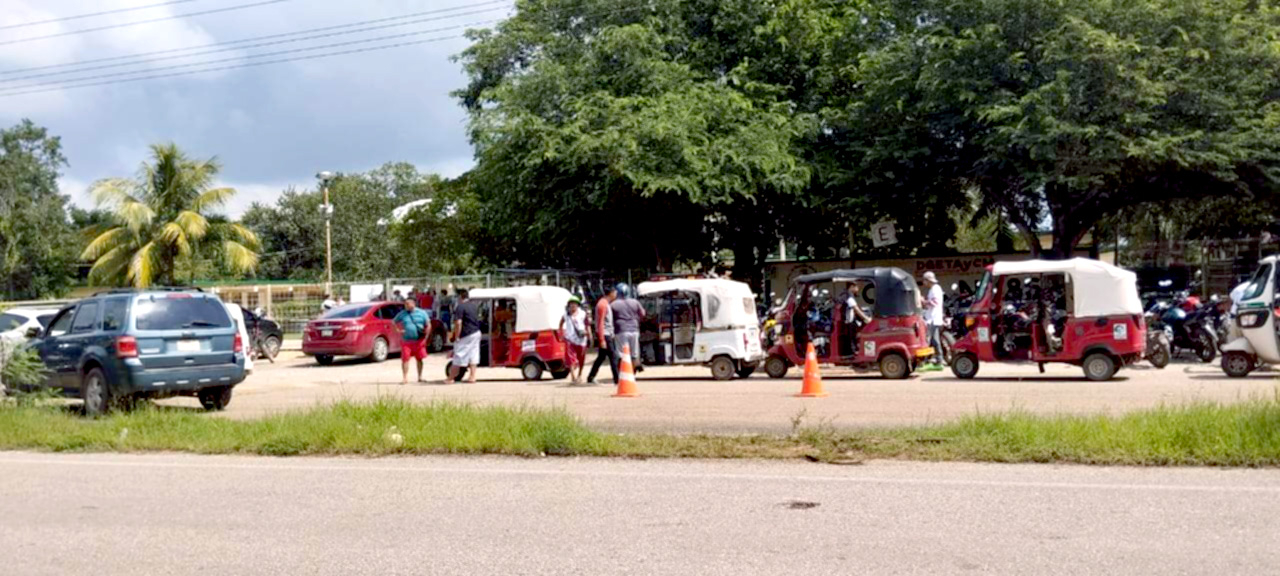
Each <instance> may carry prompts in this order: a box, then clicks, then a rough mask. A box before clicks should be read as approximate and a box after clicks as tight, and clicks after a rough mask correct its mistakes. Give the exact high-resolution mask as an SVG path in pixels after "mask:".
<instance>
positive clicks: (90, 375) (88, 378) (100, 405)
mask: <svg viewBox="0 0 1280 576" xmlns="http://www.w3.org/2000/svg"><path fill="white" fill-rule="evenodd" d="M80 397H81V398H83V399H84V415H85V416H89V417H96V416H102V415H103V414H106V413H107V412H109V411H111V392H110V391H109V390H108V389H107V377H106V375H104V374H103V373H102V369H101V368H90V369H89V371H88V372H85V374H84V377H83V378H82V379H81V380H80Z"/></svg>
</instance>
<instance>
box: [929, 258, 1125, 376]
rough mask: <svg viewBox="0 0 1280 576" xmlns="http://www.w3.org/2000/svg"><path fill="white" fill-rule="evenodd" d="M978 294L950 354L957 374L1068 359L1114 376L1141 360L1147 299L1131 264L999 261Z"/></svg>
mask: <svg viewBox="0 0 1280 576" xmlns="http://www.w3.org/2000/svg"><path fill="white" fill-rule="evenodd" d="M974 298H975V301H974V304H973V306H972V307H970V308H969V312H968V313H967V314H966V316H965V320H964V321H965V325H966V326H968V327H969V332H968V333H967V334H966V335H965V336H964V338H961V339H960V340H958V341H957V342H956V343H955V348H954V350H955V352H954V355H953V357H952V360H951V371H952V372H953V373H954V374H955V375H956V376H957V377H959V378H973V377H974V375H975V374H977V373H978V365H979V363H980V362H1034V363H1038V364H1040V365H1041V368H1042V369H1043V366H1044V364H1046V363H1049V362H1064V363H1068V364H1074V365H1077V366H1081V367H1082V368H1083V369H1084V375H1085V377H1087V378H1088V379H1090V380H1109V379H1111V377H1112V376H1114V375H1115V373H1116V371H1117V370H1119V369H1120V367H1121V366H1127V365H1129V364H1132V363H1134V362H1137V361H1138V360H1140V359H1142V355H1143V350H1144V348H1145V344H1146V326H1145V324H1144V323H1143V320H1142V312H1143V310H1142V300H1141V299H1140V298H1139V297H1138V284H1137V275H1135V274H1134V273H1133V272H1129V271H1128V270H1123V269H1121V268H1117V267H1115V266H1112V265H1110V264H1107V263H1105V262H1099V261H1097V260H1089V259H1085V258H1075V259H1072V260H1054V261H1050V260H1028V261H1024V262H997V263H995V264H993V265H991V266H989V267H988V268H987V273H986V275H984V276H983V278H982V281H981V282H980V283H979V285H978V289H977V294H976V295H975V297H974Z"/></svg>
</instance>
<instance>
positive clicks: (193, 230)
mask: <svg viewBox="0 0 1280 576" xmlns="http://www.w3.org/2000/svg"><path fill="white" fill-rule="evenodd" d="M172 223H174V224H177V225H178V226H180V227H182V230H183V231H184V232H186V234H187V236H188V237H189V238H191V239H192V240H200V239H201V238H204V236H205V234H208V232H209V220H207V219H206V218H205V217H204V216H201V215H200V214H199V213H197V212H195V211H192V210H183V211H182V212H179V213H178V217H177V218H174V220H173V222H172Z"/></svg>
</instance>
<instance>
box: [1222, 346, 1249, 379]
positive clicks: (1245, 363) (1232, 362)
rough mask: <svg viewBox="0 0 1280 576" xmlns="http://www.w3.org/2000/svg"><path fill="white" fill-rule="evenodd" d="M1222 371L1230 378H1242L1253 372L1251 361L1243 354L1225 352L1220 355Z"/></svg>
mask: <svg viewBox="0 0 1280 576" xmlns="http://www.w3.org/2000/svg"><path fill="white" fill-rule="evenodd" d="M1222 371H1223V372H1226V373H1227V376H1230V377H1232V378H1244V377H1245V376H1248V375H1249V373H1250V372H1253V359H1252V358H1250V357H1249V355H1248V354H1245V353H1244V352H1238V351H1233V352H1227V353H1226V354H1223V355H1222Z"/></svg>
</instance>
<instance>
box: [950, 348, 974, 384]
mask: <svg viewBox="0 0 1280 576" xmlns="http://www.w3.org/2000/svg"><path fill="white" fill-rule="evenodd" d="M951 373H952V374H955V375H956V378H960V379H963V380H968V379H970V378H973V377H974V376H977V375H978V358H977V357H976V356H974V355H973V354H967V353H961V354H956V355H955V359H954V360H952V361H951Z"/></svg>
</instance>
